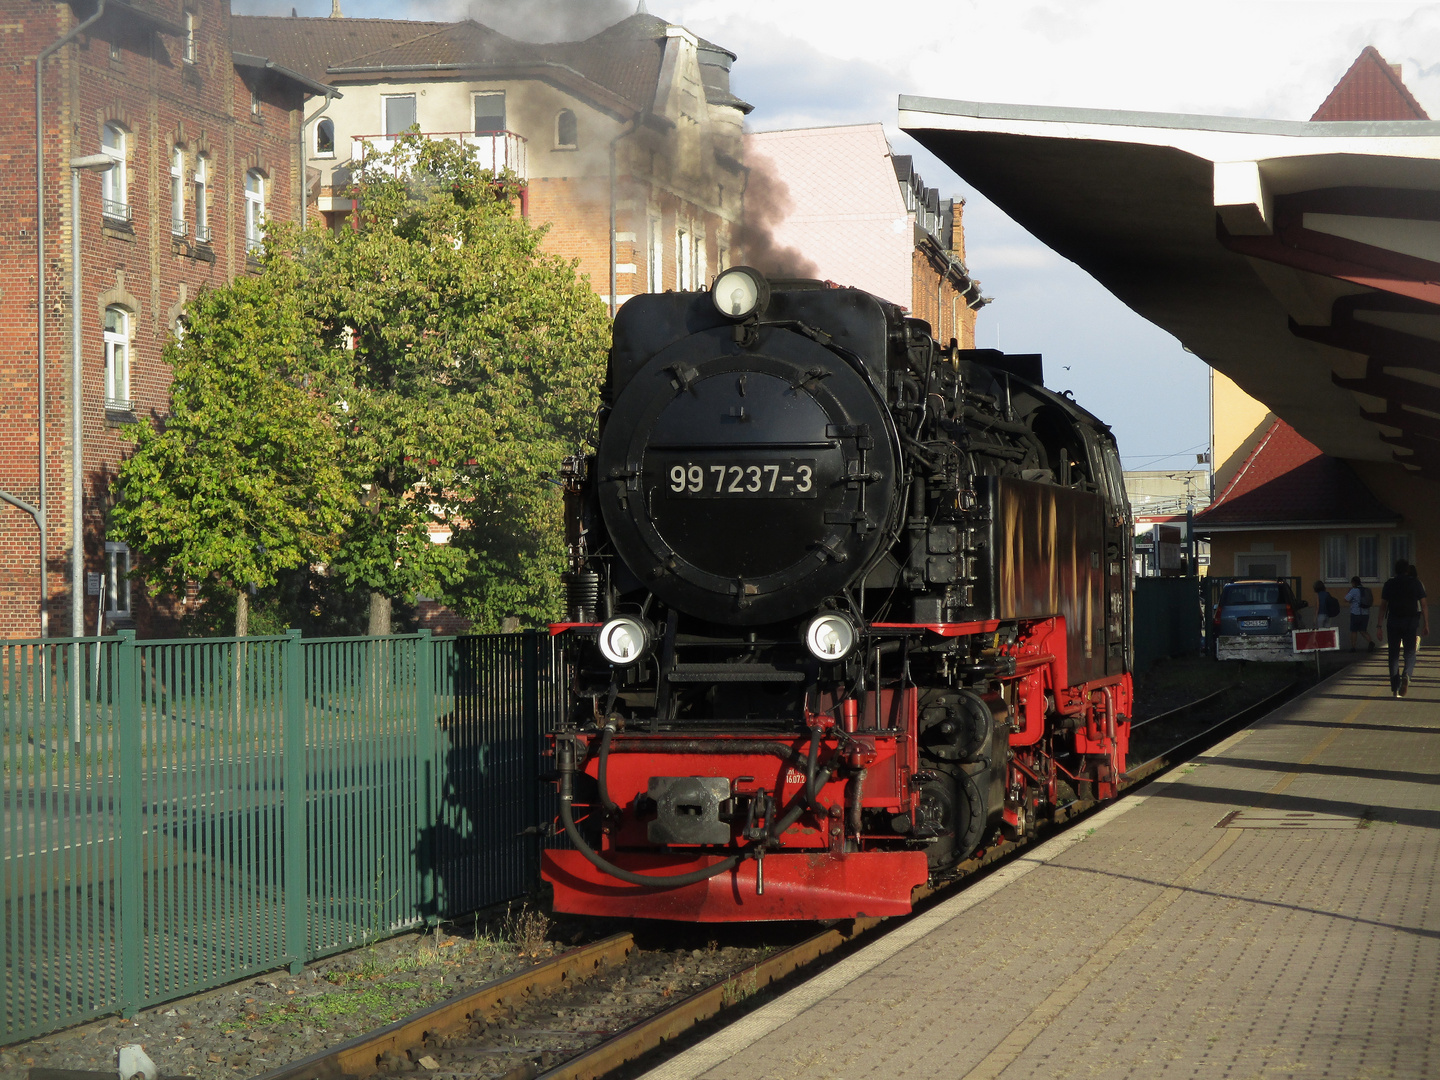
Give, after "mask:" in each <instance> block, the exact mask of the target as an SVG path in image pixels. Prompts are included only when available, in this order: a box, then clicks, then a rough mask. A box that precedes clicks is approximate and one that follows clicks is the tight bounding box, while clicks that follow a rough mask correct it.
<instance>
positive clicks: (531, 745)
mask: <svg viewBox="0 0 1440 1080" xmlns="http://www.w3.org/2000/svg"><path fill="white" fill-rule="evenodd" d="M520 658H521V659H520V663H521V675H522V677H521V683H522V687H521V694H522V706H521V716H522V717H523V718H524V747H525V760H526V761H528V762H530V763H531V765H530V767H529V768H527V769H526V770H525V783H526V784H527V785H528V789H529V790H528V791H527V796H528V797H527V798H526V800H525V804H526V805H527V806H529V807H530V808H531V810H532V812H533V814H534V820H536V821H539V820H541V814H540V634H539V632H538V631H536V630H526V631H525V638H524V641H523V642H522V643H521V649H520ZM543 843H544V838H543V837H539V836H537V837H536V838H535V841H534V842H533V843H531V844H527V845H526V848H525V879H526V881H527V882H528V883H529V887H530V888H531V889H538V888H539V887H540V846H541V844H543Z"/></svg>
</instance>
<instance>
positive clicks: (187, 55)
mask: <svg viewBox="0 0 1440 1080" xmlns="http://www.w3.org/2000/svg"><path fill="white" fill-rule="evenodd" d="M180 58H181V59H182V60H184V61H185V63H187V64H193V63H195V13H194V12H193V11H187V12H186V13H185V49H184V51H183V52H182V53H181V54H180Z"/></svg>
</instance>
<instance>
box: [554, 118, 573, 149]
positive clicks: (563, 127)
mask: <svg viewBox="0 0 1440 1080" xmlns="http://www.w3.org/2000/svg"><path fill="white" fill-rule="evenodd" d="M575 138H576V124H575V114H574V113H573V112H571V111H570V110H569V109H561V110H560V111H559V112H558V113H557V114H556V116H555V149H556V150H574V149H575V145H576V142H575Z"/></svg>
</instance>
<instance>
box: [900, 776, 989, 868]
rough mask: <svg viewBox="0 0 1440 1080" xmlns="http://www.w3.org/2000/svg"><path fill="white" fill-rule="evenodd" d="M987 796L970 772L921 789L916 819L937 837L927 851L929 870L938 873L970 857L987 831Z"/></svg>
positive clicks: (928, 784)
mask: <svg viewBox="0 0 1440 1080" xmlns="http://www.w3.org/2000/svg"><path fill="white" fill-rule="evenodd" d="M986 816H987V814H986V809H985V795H984V793H983V792H982V791H981V790H980V785H979V784H977V783H976V782H975V778H974V777H972V776H971V775H970V774H969V773H965V772H962V773H960V774H958V775H956V776H943V777H941V778H940V779H938V780H931V781H930V782H929V783H927V784H925V785H924V786H923V787H921V789H920V808H919V810H918V811H917V814H916V818H917V820H918V822H919V823H920V825H921V827H922V828H924V827H927V826H928V827H929V828H930V829H933V830H934V831H935V833H936V834H937V835H938V837H939V839H937V840H936V841H935V842H934V843H933V844H931V845H930V846H929V847H928V848H927V849H926V856H927V858H928V859H929V863H930V869H932V870H939V869H944V868H946V867H949V866H953V865H954V864H955V863H957V862H959V861H961V860H962V859H966V858H969V856H970V855H971V853H973V852H974V851H975V849H976V848H977V847H979V846H980V840H981V838H982V837H983V835H984V832H985V820H986Z"/></svg>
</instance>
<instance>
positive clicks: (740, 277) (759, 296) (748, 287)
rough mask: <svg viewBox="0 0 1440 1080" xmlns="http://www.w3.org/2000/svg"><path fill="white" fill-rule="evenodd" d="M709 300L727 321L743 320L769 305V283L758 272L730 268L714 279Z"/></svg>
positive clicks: (745, 267)
mask: <svg viewBox="0 0 1440 1080" xmlns="http://www.w3.org/2000/svg"><path fill="white" fill-rule="evenodd" d="M710 298H711V299H712V300H713V301H714V302H715V309H716V310H717V311H719V312H720V314H721V315H724V316H725V317H726V318H727V319H744V318H748V317H749V316H751V315H753V314H755V313H756V312H757V311H764V310H765V307H766V305H767V304H769V303H770V283H769V282H768V281H766V280H765V276H764V275H763V274H761V273H760V271H759V270H752V269H751V268H750V267H748V266H732V267H731V268H730V269H729V270H726V271H725V272H724V273H722V274H720V275H719V276H718V277H716V279H715V284H714V285H712V286H711V287H710Z"/></svg>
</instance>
